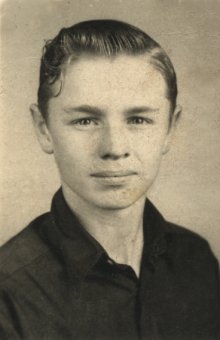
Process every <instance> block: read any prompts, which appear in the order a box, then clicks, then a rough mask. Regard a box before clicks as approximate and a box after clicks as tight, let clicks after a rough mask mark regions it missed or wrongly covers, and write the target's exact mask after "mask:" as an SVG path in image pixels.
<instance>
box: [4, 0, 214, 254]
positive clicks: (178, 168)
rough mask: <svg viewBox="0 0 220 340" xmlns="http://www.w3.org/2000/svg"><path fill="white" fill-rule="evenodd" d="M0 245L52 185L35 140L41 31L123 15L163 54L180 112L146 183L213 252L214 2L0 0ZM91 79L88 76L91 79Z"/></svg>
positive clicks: (46, 34) (44, 202) (48, 161)
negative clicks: (173, 74)
mask: <svg viewBox="0 0 220 340" xmlns="http://www.w3.org/2000/svg"><path fill="white" fill-rule="evenodd" d="M0 4H1V9H0V10H1V40H0V42H1V92H0V93H1V97H0V99H1V110H0V114H1V127H0V142H1V152H0V161H1V164H0V181H1V183H0V187H1V190H0V209H1V211H0V228H1V229H0V244H3V243H4V242H5V241H6V240H7V239H9V238H10V237H11V236H13V235H14V234H16V233H17V232H18V231H19V230H21V229H22V228H23V227H24V226H25V225H26V224H27V223H28V222H29V221H30V220H31V219H33V218H34V217H36V216H37V215H39V214H41V213H42V212H45V211H47V210H48V209H49V208H50V202H51V197H52V195H53V193H54V192H55V191H56V190H57V188H58V187H59V178H58V175H57V171H56V168H55V165H54V162H53V157H52V156H48V155H46V154H43V152H42V151H41V150H40V147H39V145H38V143H37V141H36V138H35V135H34V130H33V127H32V123H31V117H30V114H29V105H30V104H31V103H32V102H36V94H37V87H38V72H39V60H40V56H41V50H42V46H43V44H44V42H45V40H46V39H50V38H52V37H54V35H55V34H57V32H58V30H59V29H60V28H61V27H63V26H69V25H72V24H74V23H76V22H78V21H82V20H87V19H95V18H112V19H119V20H123V21H128V22H129V23H131V24H134V25H137V26H138V27H140V28H142V29H143V30H145V31H146V32H147V33H148V34H149V35H151V36H152V37H153V38H154V39H155V40H157V41H158V42H159V43H160V44H161V45H162V46H163V47H164V48H165V49H166V51H167V52H168V54H169V55H170V57H171V59H172V61H173V63H174V66H175V69H176V71H177V76H178V84H179V100H178V101H179V103H180V104H181V105H182V107H183V116H182V119H181V121H180V124H179V126H178V129H177V132H176V136H175V139H174V142H173V146H172V149H171V151H170V152H169V153H168V155H166V157H165V158H164V161H163V164H162V168H161V171H160V174H159V177H158V179H157V182H156V183H155V185H154V186H153V188H152V190H151V192H150V195H149V196H150V198H151V199H152V201H153V202H154V203H155V204H156V206H157V207H158V208H159V209H160V210H161V212H162V213H163V214H164V216H165V217H166V218H167V219H169V220H171V221H173V222H176V223H178V224H181V225H184V226H186V227H188V228H189V229H191V230H193V231H195V232H197V233H199V234H201V235H202V236H204V237H205V238H206V239H208V241H209V242H210V244H211V247H212V249H213V251H214V252H215V254H216V255H217V257H218V259H219V260H220V95H219V92H220V1H218V0H216V1H212V0H209V1H208V0H200V1H196V0H190V1H187V0H186V1H180V0H179V1H177V0H176V1H174V0H172V1H171V0H166V1H162V0H91V1H89V0H69V1H68V0H37V1H35V0H8V1H7V0H6V1H1V3H0ZM94 81H95V80H94Z"/></svg>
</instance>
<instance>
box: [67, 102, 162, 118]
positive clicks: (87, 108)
mask: <svg viewBox="0 0 220 340" xmlns="http://www.w3.org/2000/svg"><path fill="white" fill-rule="evenodd" d="M64 111H65V112H66V113H72V112H82V113H88V114H94V115H97V116H102V115H103V112H104V111H103V110H101V109H99V108H98V107H96V106H91V105H80V106H76V107H74V106H70V107H65V108H64ZM157 111H159V108H153V107H150V106H135V107H132V108H130V109H127V110H125V111H124V112H125V113H126V114H127V115H132V114H140V113H151V112H157Z"/></svg>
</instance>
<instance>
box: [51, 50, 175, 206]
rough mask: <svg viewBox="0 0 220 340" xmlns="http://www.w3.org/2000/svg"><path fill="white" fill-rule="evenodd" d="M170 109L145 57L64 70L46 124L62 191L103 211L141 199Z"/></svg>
mask: <svg viewBox="0 0 220 340" xmlns="http://www.w3.org/2000/svg"><path fill="white" fill-rule="evenodd" d="M169 110H170V103H169V101H168V99H167V98H166V83H165V81H164V79H163V77H162V75H161V74H160V72H158V71H157V70H155V69H154V68H153V66H152V65H150V63H149V62H148V61H147V57H146V56H119V57H116V58H114V59H108V58H101V57H97V58H95V57H94V58H92V57H88V58H82V59H80V60H79V61H77V62H75V63H74V64H72V65H69V66H67V69H66V71H65V76H64V82H63V88H62V91H61V94H60V95H59V96H58V97H54V98H51V99H50V101H49V107H48V114H49V116H48V123H47V124H48V125H47V129H48V136H49V139H50V147H51V152H53V153H54V157H55V160H56V163H57V166H58V169H59V172H60V177H61V181H62V185H63V188H64V191H65V189H66V190H69V191H71V193H72V194H73V195H74V196H75V197H76V198H79V199H81V200H83V201H86V202H87V203H88V204H90V205H92V206H95V207H99V208H107V209H118V208H119V209H120V208H126V207H128V206H130V205H131V204H133V203H135V202H136V201H137V200H138V199H140V198H143V197H145V196H146V193H147V191H148V189H149V188H150V186H151V185H152V183H153V181H154V179H155V177H156V175H157V172H158V169H159V165H160V161H161V158H162V155H163V153H164V152H165V149H166V147H167V142H168V139H169V129H168V125H169V124H168V122H169ZM47 152H48V150H47Z"/></svg>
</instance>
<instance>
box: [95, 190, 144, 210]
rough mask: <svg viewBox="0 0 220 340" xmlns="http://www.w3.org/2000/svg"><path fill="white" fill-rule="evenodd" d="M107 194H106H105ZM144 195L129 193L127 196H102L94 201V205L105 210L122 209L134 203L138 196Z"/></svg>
mask: <svg viewBox="0 0 220 340" xmlns="http://www.w3.org/2000/svg"><path fill="white" fill-rule="evenodd" d="M106 196H107V195H106ZM143 196H144V197H145V195H134V194H133V195H129V196H127V197H120V195H118V196H116V197H104V198H102V199H100V200H98V201H96V202H94V205H95V206H96V207H99V208H101V209H105V210H122V209H126V208H129V207H130V206H132V205H133V204H135V203H136V202H137V201H138V200H139V199H140V198H142V197H143Z"/></svg>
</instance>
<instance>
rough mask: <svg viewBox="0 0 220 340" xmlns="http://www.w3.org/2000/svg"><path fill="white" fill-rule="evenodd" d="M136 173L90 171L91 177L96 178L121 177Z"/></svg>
mask: <svg viewBox="0 0 220 340" xmlns="http://www.w3.org/2000/svg"><path fill="white" fill-rule="evenodd" d="M134 175H137V173H136V172H135V171H128V170H127V171H100V172H96V173H92V174H91V176H92V177H97V178H122V177H129V176H134Z"/></svg>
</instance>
